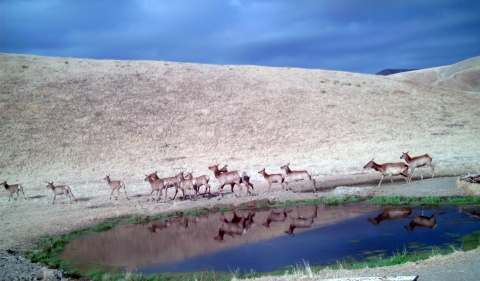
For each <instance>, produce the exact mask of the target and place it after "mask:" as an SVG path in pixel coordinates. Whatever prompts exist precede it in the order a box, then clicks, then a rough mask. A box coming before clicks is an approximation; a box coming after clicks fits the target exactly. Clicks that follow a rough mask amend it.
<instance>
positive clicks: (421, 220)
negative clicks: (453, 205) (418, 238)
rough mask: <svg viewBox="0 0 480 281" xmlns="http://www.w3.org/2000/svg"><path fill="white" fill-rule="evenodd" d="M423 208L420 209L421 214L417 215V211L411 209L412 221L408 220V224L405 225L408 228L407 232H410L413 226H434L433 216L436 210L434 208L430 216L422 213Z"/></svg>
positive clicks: (435, 214) (435, 224) (435, 223)
mask: <svg viewBox="0 0 480 281" xmlns="http://www.w3.org/2000/svg"><path fill="white" fill-rule="evenodd" d="M423 211H424V209H422V215H421V216H419V215H417V212H416V211H415V210H413V212H414V214H415V217H414V218H413V221H411V222H410V224H409V225H407V226H405V228H406V229H407V230H408V232H412V231H413V229H415V227H417V226H419V227H426V228H435V227H436V226H437V221H436V219H435V217H436V216H437V211H436V210H435V211H434V213H433V215H431V216H430V217H426V216H424V215H423Z"/></svg>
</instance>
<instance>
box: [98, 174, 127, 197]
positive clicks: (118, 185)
mask: <svg viewBox="0 0 480 281" xmlns="http://www.w3.org/2000/svg"><path fill="white" fill-rule="evenodd" d="M104 180H106V181H107V183H108V185H109V186H110V189H112V192H111V193H110V199H112V195H113V192H114V191H115V190H116V191H117V196H115V200H117V198H118V196H120V189H122V188H123V191H125V195H126V196H127V200H130V198H128V194H127V189H126V188H125V183H124V182H123V181H121V180H114V181H112V180H111V179H110V176H109V175H107V176H106V177H105V178H104Z"/></svg>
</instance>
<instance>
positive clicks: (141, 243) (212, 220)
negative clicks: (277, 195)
mask: <svg viewBox="0 0 480 281" xmlns="http://www.w3.org/2000/svg"><path fill="white" fill-rule="evenodd" d="M476 208H479V209H480V206H465V207H462V206H439V207H435V208H432V207H421V206H415V207H407V208H406V207H399V208H387V209H385V208H383V207H381V206H378V205H373V204H365V203H352V204H346V205H339V206H323V205H319V206H318V209H317V210H316V209H315V206H299V207H287V208H276V209H271V210H262V211H255V212H248V211H236V212H235V214H234V213H233V212H225V213H214V214H210V215H205V216H200V217H183V218H178V219H172V220H169V221H158V222H150V223H149V224H146V225H120V226H117V227H115V228H114V229H112V230H109V231H107V232H103V233H98V234H94V235H89V236H85V237H81V238H79V239H76V240H74V241H72V242H70V243H69V244H68V245H67V246H66V247H65V250H64V251H63V252H62V253H61V255H60V258H62V259H65V260H69V261H73V262H75V263H78V264H79V265H80V267H83V268H92V267H101V268H105V269H107V268H110V269H111V268H117V269H122V270H128V271H134V272H140V273H145V274H149V273H156V272H186V271H204V270H214V271H227V272H233V271H237V270H240V271H241V272H245V271H250V270H254V271H256V272H265V271H273V270H276V269H285V268H288V267H291V266H296V265H297V264H303V262H304V261H306V262H308V263H309V264H310V265H331V264H335V263H336V262H337V261H347V262H349V261H365V260H368V259H369V258H370V257H378V256H379V255H382V256H383V257H388V256H390V255H392V254H394V253H397V252H402V251H403V250H404V249H406V250H407V251H409V252H420V251H431V249H432V247H448V246H450V245H453V246H454V247H455V248H456V249H459V248H460V247H461V242H460V241H459V240H458V239H459V238H460V237H461V236H464V235H467V234H470V233H472V232H474V231H477V230H480V218H479V217H478V216H476V215H475V214H476V212H475V211H474V210H476ZM422 212H423V216H422ZM298 218H300V219H298ZM293 224H296V225H297V226H298V227H294V228H292V225H293ZM267 226H268V227H267ZM302 226H303V227H302ZM244 228H245V231H243V229H244ZM233 232H235V233H238V234H233V235H234V237H232V236H230V235H228V234H229V233H230V234H232V233H233ZM286 232H291V233H292V234H293V235H290V234H289V233H286Z"/></svg>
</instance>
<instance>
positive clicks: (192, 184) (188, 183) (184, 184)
mask: <svg viewBox="0 0 480 281" xmlns="http://www.w3.org/2000/svg"><path fill="white" fill-rule="evenodd" d="M176 177H177V179H178V181H179V182H180V185H181V188H182V190H184V191H186V190H187V189H191V190H192V192H193V194H194V197H193V199H192V200H197V189H196V185H197V181H196V180H195V179H194V178H193V177H190V178H185V176H184V175H183V172H181V173H179V174H178V175H177V176H176ZM205 192H206V191H205ZM175 194H176V193H175ZM184 197H185V193H184ZM184 199H185V198H184Z"/></svg>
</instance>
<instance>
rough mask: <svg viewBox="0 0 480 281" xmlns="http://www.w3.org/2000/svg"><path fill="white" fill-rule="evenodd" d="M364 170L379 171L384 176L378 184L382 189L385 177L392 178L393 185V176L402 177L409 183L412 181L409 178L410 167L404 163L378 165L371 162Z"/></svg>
mask: <svg viewBox="0 0 480 281" xmlns="http://www.w3.org/2000/svg"><path fill="white" fill-rule="evenodd" d="M363 168H364V169H368V168H372V169H374V170H375V171H379V172H380V173H381V174H382V179H380V182H379V183H378V186H377V188H378V187H380V184H381V183H382V181H383V178H385V176H390V181H391V182H392V184H393V178H392V176H399V175H402V176H403V177H404V178H405V180H406V181H407V183H408V182H409V181H410V180H409V176H408V165H407V164H405V163H402V162H398V163H385V164H377V163H375V162H373V158H372V160H370V162H368V163H367V164H366V165H365V166H363Z"/></svg>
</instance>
